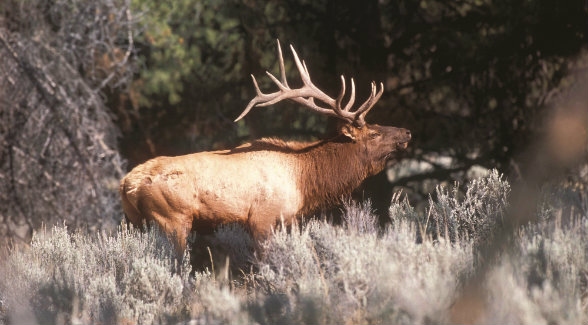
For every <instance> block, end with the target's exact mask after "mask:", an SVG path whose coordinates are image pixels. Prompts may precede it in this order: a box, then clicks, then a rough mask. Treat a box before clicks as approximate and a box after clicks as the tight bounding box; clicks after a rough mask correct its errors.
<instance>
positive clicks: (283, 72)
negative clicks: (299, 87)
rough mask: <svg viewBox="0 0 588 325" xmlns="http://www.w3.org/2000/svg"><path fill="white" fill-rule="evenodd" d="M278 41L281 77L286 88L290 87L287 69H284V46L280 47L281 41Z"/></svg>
mask: <svg viewBox="0 0 588 325" xmlns="http://www.w3.org/2000/svg"><path fill="white" fill-rule="evenodd" d="M276 41H278V58H279V62H280V75H281V77H282V83H283V84H284V86H286V87H289V86H288V80H286V69H285V68H284V57H283V56H282V46H281V45H280V40H279V39H278V40H276Z"/></svg>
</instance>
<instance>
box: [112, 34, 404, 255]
mask: <svg viewBox="0 0 588 325" xmlns="http://www.w3.org/2000/svg"><path fill="white" fill-rule="evenodd" d="M278 53H279V62H280V71H281V77H282V78H281V81H278V80H277V79H276V78H275V77H274V76H273V75H271V74H269V73H268V75H269V77H270V78H271V79H272V80H273V81H274V83H276V85H277V86H278V88H279V90H278V91H277V92H274V93H271V94H264V93H262V92H261V91H260V90H259V87H258V86H257V82H256V81H255V78H253V82H254V84H255V88H256V91H257V96H256V97H255V98H254V99H252V100H251V102H250V103H249V105H248V106H247V108H246V109H245V111H244V112H243V113H242V114H241V116H239V118H237V120H239V119H241V118H242V117H243V116H245V115H246V114H247V113H248V112H249V110H250V109H251V108H252V107H254V106H267V105H271V104H274V103H276V102H278V101H281V100H284V99H291V100H294V101H296V102H298V103H301V104H303V105H305V106H306V107H308V108H310V109H312V110H315V111H317V112H319V113H321V114H326V115H330V116H335V117H337V118H339V119H341V120H342V121H343V123H342V124H341V126H340V127H339V134H338V135H337V136H335V137H334V138H331V139H327V140H322V141H316V142H306V143H305V142H294V141H288V142H286V141H282V140H277V139H261V140H257V141H254V142H252V143H248V144H244V145H242V146H239V147H236V148H234V149H231V150H221V151H210V152H199V153H194V154H190V155H184V156H178V157H157V158H154V159H151V160H149V161H147V162H145V163H144V164H141V165H138V166H137V167H135V168H134V169H133V170H132V171H131V172H129V174H127V176H126V177H124V178H123V179H122V180H121V183H120V194H121V198H122V203H123V209H124V211H125V214H126V216H127V218H128V219H129V220H130V221H131V222H132V223H133V224H135V225H139V226H140V225H142V223H143V222H145V221H147V222H156V223H157V224H158V225H160V226H161V227H162V228H163V229H164V230H165V231H166V232H167V233H169V234H174V235H175V236H176V239H177V244H178V249H179V250H183V249H184V248H185V245H186V236H187V235H188V234H189V232H190V231H198V232H209V231H211V230H213V229H215V228H216V227H217V226H219V225H221V224H226V223H231V222H239V223H242V224H243V225H245V226H246V227H247V228H248V229H249V231H250V232H251V233H252V235H253V236H254V237H256V238H263V237H265V236H267V234H268V233H269V230H270V229H271V227H272V226H275V225H276V224H277V223H279V222H280V221H281V220H284V221H286V222H287V223H289V222H291V220H292V219H293V218H295V217H299V216H302V215H304V214H308V213H310V212H312V211H314V210H316V209H317V208H319V207H327V206H330V205H333V204H336V203H337V202H338V201H339V200H340V199H341V197H343V196H344V195H348V194H350V193H351V191H352V190H353V189H355V188H357V187H358V186H359V185H360V184H361V182H362V181H363V180H364V179H365V178H367V177H369V176H371V175H375V174H377V173H379V172H380V171H382V170H383V169H384V168H385V166H386V161H387V160H389V158H391V157H392V155H393V154H394V152H396V151H398V150H401V149H404V148H406V145H407V143H408V141H409V140H410V132H409V131H408V130H405V129H400V128H395V127H387V126H379V125H374V124H372V125H370V124H366V123H365V120H364V118H365V115H366V114H367V113H368V112H369V110H370V109H371V108H372V107H373V105H374V104H375V103H376V102H377V100H378V99H379V97H380V96H381V94H382V92H383V86H382V85H380V90H379V91H378V92H376V87H375V84H374V83H372V93H371V95H370V97H369V98H368V99H367V100H366V101H365V102H364V103H363V104H362V105H361V106H360V107H359V108H357V109H356V110H351V107H352V105H353V103H354V99H355V85H354V83H353V79H351V85H352V87H351V95H350V96H349V100H348V103H347V105H345V107H341V104H342V101H343V96H344V95H345V79H344V78H343V76H341V82H342V89H341V92H340V94H339V96H338V97H337V98H336V99H332V98H331V97H329V96H327V95H326V94H324V93H323V92H322V91H320V90H319V89H318V88H316V86H315V85H314V84H312V82H311V81H310V76H309V74H308V70H307V69H306V65H305V64H304V62H301V61H300V60H299V59H298V56H297V54H296V52H295V51H294V49H293V48H292V53H293V54H294V59H295V61H296V65H297V67H298V70H299V72H300V74H301V76H302V80H303V82H304V86H303V87H301V88H299V89H290V87H289V86H288V83H287V81H286V77H285V71H284V64H283V59H282V53H281V49H280V46H279V43H278ZM314 99H318V100H319V101H321V102H322V103H324V104H326V105H327V106H328V107H329V108H324V107H322V106H320V105H317V104H316V103H315V102H314Z"/></svg>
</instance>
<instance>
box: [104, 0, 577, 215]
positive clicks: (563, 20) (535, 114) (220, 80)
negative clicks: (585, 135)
mask: <svg viewBox="0 0 588 325" xmlns="http://www.w3.org/2000/svg"><path fill="white" fill-rule="evenodd" d="M136 5H137V9H140V10H141V11H144V12H145V13H146V14H145V19H144V21H143V23H144V26H145V27H144V28H145V33H144V34H143V35H142V38H141V39H140V41H139V43H140V44H139V45H138V49H139V51H138V54H139V56H140V58H141V59H142V62H143V64H144V67H145V68H144V70H142V71H141V73H140V74H139V75H138V76H137V79H136V81H135V83H134V86H133V91H132V94H131V96H127V95H125V96H119V97H116V98H113V101H114V102H115V103H116V105H117V107H118V114H119V116H120V117H121V118H120V120H119V121H120V125H121V127H122V130H123V134H124V137H123V139H122V147H121V149H122V152H123V154H124V155H126V156H127V157H129V159H130V163H131V165H134V164H136V163H140V162H142V161H143V160H145V159H147V158H148V157H150V156H154V155H159V154H180V153H186V152H191V151H196V150H205V149H211V148H219V147H227V146H229V145H234V144H238V143H239V142H241V141H244V140H248V139H251V138H255V137H259V136H286V137H302V138H312V137H317V136H321V135H325V134H328V132H329V130H330V127H329V125H331V126H332V124H333V123H332V121H326V120H325V119H324V118H323V117H318V116H316V114H314V115H313V114H312V113H308V112H304V111H303V110H297V109H295V108H294V107H295V106H296V105H292V104H287V103H284V104H278V105H275V106H276V107H272V108H260V109H254V111H253V112H251V113H250V114H249V116H248V117H247V118H246V119H245V121H244V122H239V123H237V124H235V123H233V122H232V120H233V119H234V118H235V117H236V116H237V115H238V114H239V112H240V111H241V110H242V109H243V108H244V106H245V105H246V103H247V102H248V100H249V99H250V98H252V97H253V96H254V91H253V87H252V85H251V82H250V78H249V76H248V75H249V74H250V73H253V74H255V75H257V76H261V78H259V79H263V80H264V81H263V82H262V83H263V84H262V85H261V87H262V89H269V88H270V87H272V85H271V84H270V82H269V81H268V80H267V78H264V76H263V73H264V70H265V69H267V68H271V69H273V70H272V71H274V72H275V70H276V69H277V67H276V66H277V63H276V58H275V39H276V38H279V39H280V40H281V41H282V43H283V44H286V45H287V44H288V43H293V44H295V46H296V48H297V49H299V52H300V53H301V55H302V57H303V58H304V59H305V60H306V62H307V63H308V64H309V70H310V72H311V74H312V76H313V79H314V80H316V81H317V84H318V85H319V86H320V87H322V88H324V89H326V90H327V92H328V93H330V94H336V93H337V92H338V87H339V79H338V75H339V74H345V75H346V76H347V77H351V76H353V77H355V79H356V84H357V85H358V96H359V97H361V96H367V93H368V91H369V82H370V81H371V80H376V81H383V82H384V83H385V87H386V91H385V93H384V96H383V98H382V99H381V100H380V103H379V104H378V105H377V106H378V107H377V108H375V109H374V110H373V112H372V113H370V116H368V120H371V122H377V123H379V124H386V125H395V126H401V127H406V128H408V129H410V130H411V131H412V134H413V135H414V140H413V142H412V143H411V145H410V146H409V152H408V153H407V154H406V157H410V158H412V159H413V160H412V165H408V167H407V169H408V171H405V172H402V173H400V174H398V173H397V174H396V176H397V177H396V178H395V181H394V183H393V184H392V183H390V182H389V181H388V180H387V178H386V177H385V175H382V176H381V177H376V178H375V179H373V180H371V182H368V183H371V185H369V186H368V189H366V191H367V192H368V193H369V192H373V193H375V194H381V195H382V199H384V200H386V201H388V202H385V204H387V203H389V194H390V190H391V189H392V186H393V185H404V186H409V187H414V188H415V189H417V190H418V189H420V190H423V188H422V186H421V184H422V182H423V181H425V180H431V179H432V180H437V181H439V180H441V181H443V180H451V179H462V178H463V177H464V176H465V175H466V171H468V170H470V168H471V167H472V166H476V165H478V166H482V167H485V168H490V167H497V168H499V169H500V170H502V171H503V172H509V170H510V169H512V168H513V167H516V166H517V159H519V156H520V155H521V153H522V152H523V151H524V148H525V147H526V146H527V145H528V143H529V142H530V141H531V140H532V139H534V138H535V137H537V136H538V135H539V134H540V133H541V132H542V131H543V130H542V129H541V125H542V124H541V117H542V116H544V114H545V112H546V111H547V110H548V109H549V108H550V106H551V105H552V102H550V99H552V98H554V97H555V95H557V94H558V93H559V92H560V91H562V90H565V88H567V87H569V86H570V85H574V84H575V83H576V82H577V79H579V78H580V79H581V78H585V77H586V75H587V70H586V68H587V67H588V62H587V61H588V60H587V58H588V56H587V54H586V53H587V52H586V45H587V35H586V33H587V31H588V9H587V5H586V2H585V1H579V0H573V1H555V0H533V1H508V0H499V1H489V0H466V1H435V0H423V1H394V0H382V1H376V0H369V1H335V0H319V1H301V0H286V1H256V0H248V1H242V0H231V1H223V2H216V1H204V2H202V1H192V0H183V1H177V2H174V3H173V5H171V4H167V3H165V4H163V3H159V2H156V1H151V0H140V1H137V2H136ZM285 55H286V61H287V62H286V65H287V67H286V68H287V70H289V80H296V79H297V78H298V77H297V74H296V71H295V67H293V65H292V61H291V57H290V56H289V53H285ZM291 107H292V108H291ZM418 164H420V165H419V166H421V167H420V170H418V171H417V170H416V169H415V168H413V167H414V166H413V165H415V166H416V165H418ZM411 166H412V167H411ZM423 166H424V167H423ZM411 168H412V169H415V170H412V171H411ZM523 172H524V171H523ZM370 187H371V188H372V190H371V191H370V190H369V188H370ZM373 193H372V194H373ZM370 195H371V194H370ZM377 201H378V200H377V199H376V202H377ZM376 205H377V204H376Z"/></svg>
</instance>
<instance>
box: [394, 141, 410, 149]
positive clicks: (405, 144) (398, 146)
mask: <svg viewBox="0 0 588 325" xmlns="http://www.w3.org/2000/svg"><path fill="white" fill-rule="evenodd" d="M407 147H408V141H406V142H399V143H398V144H396V150H404V149H406V148H407Z"/></svg>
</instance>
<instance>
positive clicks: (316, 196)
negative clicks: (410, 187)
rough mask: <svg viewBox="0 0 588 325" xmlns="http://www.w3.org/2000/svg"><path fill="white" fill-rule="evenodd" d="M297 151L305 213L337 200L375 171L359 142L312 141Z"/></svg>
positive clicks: (338, 140) (341, 140)
mask: <svg viewBox="0 0 588 325" xmlns="http://www.w3.org/2000/svg"><path fill="white" fill-rule="evenodd" d="M297 155H298V157H299V161H298V166H297V167H298V169H299V175H300V176H299V179H298V188H299V189H301V191H302V194H303V200H304V209H303V210H302V211H300V213H302V214H308V213H310V212H312V211H314V210H316V209H319V208H324V207H328V206H332V205H334V204H337V203H338V202H339V201H340V200H341V198H342V197H344V196H347V195H349V194H351V192H352V191H353V190H354V189H355V188H357V187H358V186H359V185H360V184H361V182H363V180H364V179H365V178H366V177H368V176H370V175H372V174H373V172H374V171H373V168H372V167H371V166H372V164H370V163H369V162H367V161H365V159H364V158H363V155H364V154H363V153H362V152H361V147H360V145H359V144H357V143H352V142H350V141H346V140H345V139H331V140H327V141H320V142H316V143H311V144H308V146H307V147H306V148H304V149H302V150H300V151H299V153H298V154H297ZM376 172H377V171H376Z"/></svg>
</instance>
